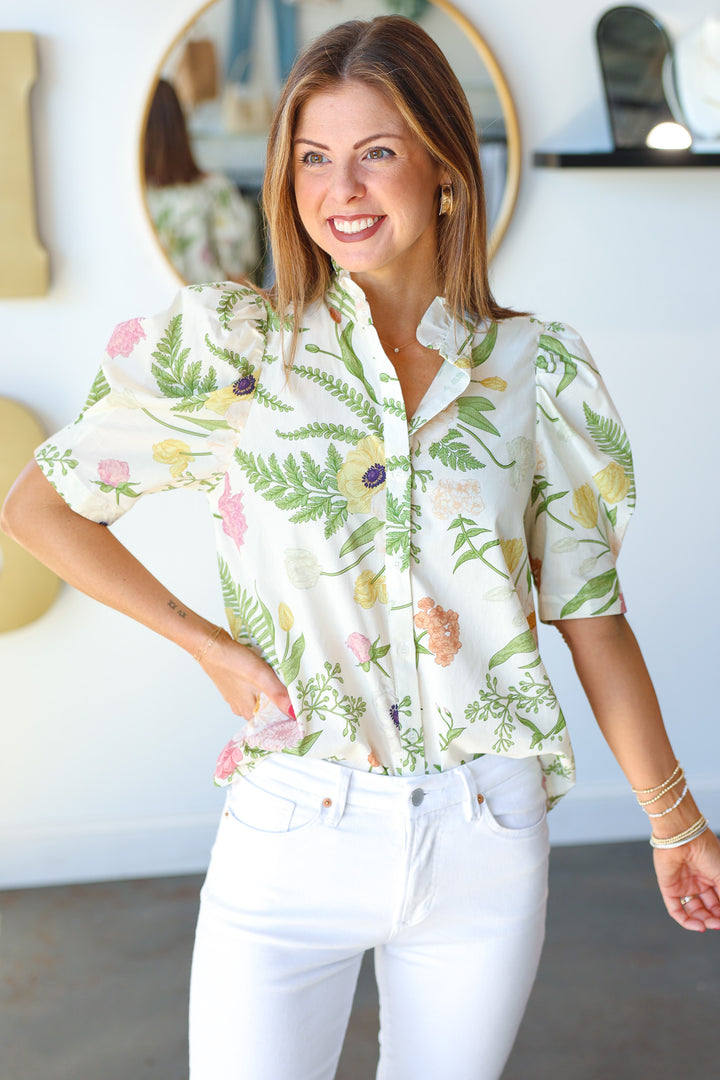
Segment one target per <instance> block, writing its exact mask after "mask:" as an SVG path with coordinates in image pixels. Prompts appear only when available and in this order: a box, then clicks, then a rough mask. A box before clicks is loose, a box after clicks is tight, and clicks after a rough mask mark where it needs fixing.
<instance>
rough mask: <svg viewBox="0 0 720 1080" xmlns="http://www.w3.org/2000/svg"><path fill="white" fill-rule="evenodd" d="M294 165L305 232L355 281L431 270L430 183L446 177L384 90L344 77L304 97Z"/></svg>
mask: <svg viewBox="0 0 720 1080" xmlns="http://www.w3.org/2000/svg"><path fill="white" fill-rule="evenodd" d="M293 163H294V164H293V168H294V181H295V198H296V201H297V206H298V211H299V213H300V218H301V220H302V223H303V225H304V226H305V229H306V230H307V232H308V234H309V236H310V237H311V238H312V239H313V240H314V241H315V243H316V244H317V245H318V246H319V247H321V248H322V249H323V251H326V252H327V253H328V255H330V256H331V257H332V258H333V259H335V261H336V262H337V263H338V264H339V265H340V266H342V267H343V268H344V269H346V270H348V271H349V272H350V273H351V274H352V275H353V277H354V278H356V280H357V281H358V282H359V283H360V284H362V283H363V281H364V280H366V281H374V282H376V283H378V284H380V283H382V282H390V281H392V280H393V279H394V278H397V276H402V277H403V278H404V277H406V276H407V275H411V274H414V275H416V276H418V280H423V281H424V280H426V279H427V277H428V275H429V274H431V273H433V271H434V266H435V257H436V254H437V216H438V198H439V188H440V185H441V184H443V183H448V182H449V178H448V176H447V174H446V172H445V170H444V169H443V168H442V166H440V165H439V164H438V163H437V162H436V161H434V160H433V158H431V156H430V154H429V153H428V151H427V150H426V149H425V147H424V146H423V144H422V143H421V142H420V140H419V139H418V137H417V136H416V135H415V134H414V133H413V132H412V131H411V130H410V128H409V127H408V125H407V124H406V122H405V120H404V119H403V117H402V116H401V114H400V113H399V112H398V110H397V108H396V107H395V105H393V104H392V102H391V101H390V100H389V99H388V98H387V97H386V95H385V94H383V93H382V92H381V91H379V90H377V89H375V88H374V87H372V86H368V85H366V84H365V83H361V82H352V81H351V82H347V83H344V84H341V85H340V86H339V87H338V88H337V89H336V90H328V91H322V92H319V93H316V94H313V96H312V97H310V98H309V99H308V100H307V101H306V102H305V104H304V105H303V107H302V109H301V110H300V113H299V116H298V121H297V126H296V131H295V136H294V140H293Z"/></svg>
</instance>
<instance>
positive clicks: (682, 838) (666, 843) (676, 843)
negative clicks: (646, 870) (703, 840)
mask: <svg viewBox="0 0 720 1080" xmlns="http://www.w3.org/2000/svg"><path fill="white" fill-rule="evenodd" d="M707 828H708V823H707V821H706V820H705V818H704V817H703V815H702V814H701V815H700V817H699V818H698V819H697V821H696V822H695V824H694V825H691V826H690V827H689V828H688V829H685V830H684V831H683V832H681V833H677V835H676V836H667V837H663V836H656V835H655V833H651V835H650V847H654V848H674V847H682V846H683V844H689V843H690V841H691V840H697V838H698V836H702V834H703V833H704V832H705V830H706V829H707Z"/></svg>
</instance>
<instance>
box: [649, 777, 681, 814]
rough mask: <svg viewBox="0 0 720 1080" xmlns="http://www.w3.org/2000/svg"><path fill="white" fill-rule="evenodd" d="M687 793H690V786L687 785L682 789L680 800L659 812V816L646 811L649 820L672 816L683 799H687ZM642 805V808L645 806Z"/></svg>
mask: <svg viewBox="0 0 720 1080" xmlns="http://www.w3.org/2000/svg"><path fill="white" fill-rule="evenodd" d="M687 793H688V786H687V784H686V785H685V787H684V788H683V789H682V792H681V794H680V798H679V799H676V800H675V802H674V803H673V804H672V806H668V808H667V810H659V811H658V813H657V814H651V813H650V811H649V810H646V811H645V813H646V814H647V816H648V817H649V818H657V817H665V815H666V814H671V813H672V812H673V810H675V809H676V808H677V807H678V806H679V805H680V803H681V802H682V801H683V799H684V798H685V796H686V795H687ZM640 805H641V806H642V805H643V804H642V803H640Z"/></svg>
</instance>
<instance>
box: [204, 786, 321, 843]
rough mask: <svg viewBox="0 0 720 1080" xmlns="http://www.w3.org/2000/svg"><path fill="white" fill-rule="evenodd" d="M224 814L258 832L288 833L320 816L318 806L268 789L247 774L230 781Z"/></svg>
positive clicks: (305, 825) (305, 826)
mask: <svg viewBox="0 0 720 1080" xmlns="http://www.w3.org/2000/svg"><path fill="white" fill-rule="evenodd" d="M225 810H226V814H228V815H229V816H230V818H232V819H233V821H235V822H237V823H238V824H240V825H244V826H245V827H246V828H248V829H252V830H253V831H254V832H259V833H270V834H272V833H288V832H297V831H298V830H299V829H304V828H307V826H308V825H311V824H312V823H313V822H314V821H316V820H317V819H318V817H319V814H320V811H319V808H316V807H314V806H313V805H312V804H310V803H299V802H296V801H295V800H293V799H289V798H287V797H286V796H284V795H279V794H278V793H276V792H274V791H268V790H267V789H266V788H263V787H261V786H260V785H259V784H257V783H254V782H253V781H252V780H250V779H249V778H248V777H242V778H241V779H239V780H236V781H235V783H234V784H232V785H231V788H230V791H229V793H228V796H227V802H226V806H225Z"/></svg>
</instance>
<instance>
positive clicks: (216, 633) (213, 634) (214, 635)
mask: <svg viewBox="0 0 720 1080" xmlns="http://www.w3.org/2000/svg"><path fill="white" fill-rule="evenodd" d="M222 632H223V628H222V626H216V627H215V629H214V630H211V631H210V635H209V636H208V639H207V641H206V642H205V644H204V645H203V646H202V647H201V648H200V649H198V651H197V652H196V653H193V660H197V661H200V660H202V658H203V656H204V655H205V653H206V652H207V651H208V649H211V648H212V646H213V645H214V644H215V642H216V641H217V639H218V638H219V637H220V635H221V634H222Z"/></svg>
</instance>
